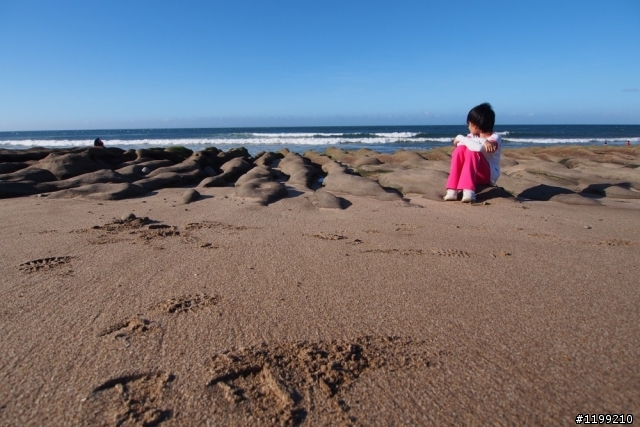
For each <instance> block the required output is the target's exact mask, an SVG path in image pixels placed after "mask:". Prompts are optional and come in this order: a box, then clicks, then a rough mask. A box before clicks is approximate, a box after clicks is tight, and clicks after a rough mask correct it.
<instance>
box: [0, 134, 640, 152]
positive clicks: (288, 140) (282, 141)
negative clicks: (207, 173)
mask: <svg viewBox="0 0 640 427" xmlns="http://www.w3.org/2000/svg"><path fill="white" fill-rule="evenodd" d="M417 135H421V136H420V137H417ZM502 135H503V141H504V143H505V144H506V145H510V144H512V145H535V144H593V145H603V144H604V142H605V141H607V142H608V143H610V144H617V145H619V144H624V143H625V142H626V141H630V142H631V143H633V144H634V145H636V144H638V143H640V137H629V138H615V139H613V138H608V139H607V138H510V137H509V136H508V132H503V133H502ZM319 136H320V137H319ZM102 140H103V141H104V143H105V145H106V146H111V147H121V148H124V149H127V148H143V147H171V146H185V147H190V148H193V149H201V148H202V147H210V146H215V147H217V146H221V147H222V146H229V145H232V146H243V145H244V146H258V145H264V146H274V145H276V146H288V145H303V146H305V145H307V146H312V145H315V146H323V145H338V144H351V145H357V144H362V145H385V144H397V143H405V144H411V145H412V146H415V145H417V146H419V145H420V144H424V145H425V146H429V145H431V144H434V145H439V146H441V145H447V144H449V143H451V141H452V138H450V137H437V138H436V137H433V138H430V137H425V136H424V134H417V133H414V132H389V133H375V134H366V133H363V134H359V133H352V134H349V133H346V134H340V133H335V134H334V133H324V134H318V133H277V134H270V133H243V134H226V135H220V136H219V137H215V138H176V139H155V138H154V139H107V138H102ZM92 145H93V139H24V140H19V139H16V140H4V141H2V140H0V147H5V148H20V149H24V148H30V147H52V148H62V147H91V146H92Z"/></svg>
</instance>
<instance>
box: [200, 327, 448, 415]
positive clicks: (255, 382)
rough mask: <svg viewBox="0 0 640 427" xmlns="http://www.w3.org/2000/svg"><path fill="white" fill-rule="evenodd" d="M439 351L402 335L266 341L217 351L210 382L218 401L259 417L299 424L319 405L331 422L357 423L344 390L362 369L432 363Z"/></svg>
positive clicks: (355, 379) (228, 407) (411, 366)
mask: <svg viewBox="0 0 640 427" xmlns="http://www.w3.org/2000/svg"><path fill="white" fill-rule="evenodd" d="M437 357H438V356H437V355H435V353H431V352H429V351H428V346H427V345H426V344H425V343H423V342H412V341H411V340H407V339H401V338H386V337H385V338H371V337H364V338H359V339H356V340H354V341H351V342H348V341H331V342H319V343H308V342H302V343H289V344H278V345H267V344H262V345H260V346H255V347H251V348H247V349H240V350H235V351H228V352H223V353H221V354H216V355H214V356H213V358H212V361H211V368H210V369H211V373H212V378H211V379H210V380H209V382H208V383H207V387H208V389H209V390H210V392H211V399H212V400H213V401H214V402H213V403H214V405H216V407H220V408H223V409H224V408H226V410H228V411H233V412H238V411H242V412H244V413H245V414H246V416H251V417H253V419H254V420H257V421H258V422H259V423H265V424H269V425H298V424H301V423H302V422H304V421H305V419H307V418H309V416H310V415H312V412H316V411H317V412H319V413H323V414H324V415H327V414H328V418H329V419H330V420H331V424H334V425H338V424H339V425H353V424H356V423H357V419H356V417H355V416H353V415H352V414H351V413H350V407H349V404H348V403H347V402H346V401H345V400H344V398H343V397H342V395H343V394H344V393H343V392H344V391H346V390H348V389H349V388H350V387H351V385H352V384H353V383H354V382H356V381H357V380H358V378H360V376H361V375H363V374H364V373H365V372H366V371H368V370H371V369H380V368H382V367H385V369H388V370H394V369H399V368H402V369H407V368H416V367H419V368H425V367H431V366H433V364H434V363H435V362H434V361H435V360H436V359H437ZM325 419H326V418H325Z"/></svg>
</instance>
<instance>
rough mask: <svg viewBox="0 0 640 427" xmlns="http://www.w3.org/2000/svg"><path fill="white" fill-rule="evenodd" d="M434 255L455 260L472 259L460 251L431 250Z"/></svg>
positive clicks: (469, 255)
mask: <svg viewBox="0 0 640 427" xmlns="http://www.w3.org/2000/svg"><path fill="white" fill-rule="evenodd" d="M431 253H432V254H433V255H439V256H446V257H454V258H470V257H471V254H470V253H469V252H466V251H461V250H459V249H431Z"/></svg>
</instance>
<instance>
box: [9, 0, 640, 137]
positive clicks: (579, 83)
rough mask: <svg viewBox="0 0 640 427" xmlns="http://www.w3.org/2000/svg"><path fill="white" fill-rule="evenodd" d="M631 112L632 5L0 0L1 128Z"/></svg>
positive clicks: (639, 63) (639, 87) (637, 18)
mask: <svg viewBox="0 0 640 427" xmlns="http://www.w3.org/2000/svg"><path fill="white" fill-rule="evenodd" d="M485 101H488V102H491V103H492V104H493V106H494V109H495V110H496V113H497V122H498V123H502V124H529V123H531V124H554V123H564V124H609V123H610V124H640V1H638V0H614V1H609V2H604V1H590V0H585V1H563V0H554V1H547V0H540V1H522V2H520V1H502V0H495V1H492V0H476V1H459V0H450V1H438V2H430V1H425V0H421V1H413V0H407V1H403V0H397V1H376V0H368V1H360V0H357V1H356V0H354V1H349V0H335V1H334V0H323V1H315V0H308V1H307V0H291V1H280V0H260V1H258V0H255V1H246V0H229V1H224V2H223V1H187V0H185V1H174V2H168V1H159V0H155V1H137V0H128V1H119V0H110V1H102V0H95V1H87V0H83V1H62V0H60V1H29V0H19V1H14V0H1V1H0V130H2V131H8V130H49V129H50V130H53V129H100V128H123V127H124V128H139V127H209V126H211V127H219V126H283V125H290V126H303V125H375V124H379V125H383V124H389V125H391V124H416V125H423V124H426V125H428V124H458V123H460V122H464V118H465V117H466V113H467V112H468V110H469V109H470V108H471V107H473V106H474V105H476V104H478V103H480V102H485Z"/></svg>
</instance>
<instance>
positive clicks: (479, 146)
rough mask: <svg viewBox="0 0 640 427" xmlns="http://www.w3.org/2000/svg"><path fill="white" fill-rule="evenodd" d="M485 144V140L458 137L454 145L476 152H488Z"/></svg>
mask: <svg viewBox="0 0 640 427" xmlns="http://www.w3.org/2000/svg"><path fill="white" fill-rule="evenodd" d="M485 142H487V140H486V139H485V138H467V137H465V136H462V135H458V136H456V138H455V139H454V140H453V144H454V145H455V146H458V145H464V146H465V147H467V148H468V149H469V150H471V151H476V152H480V151H486V149H485V145H484V144H485ZM489 145H491V144H489ZM494 151H495V150H494Z"/></svg>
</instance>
